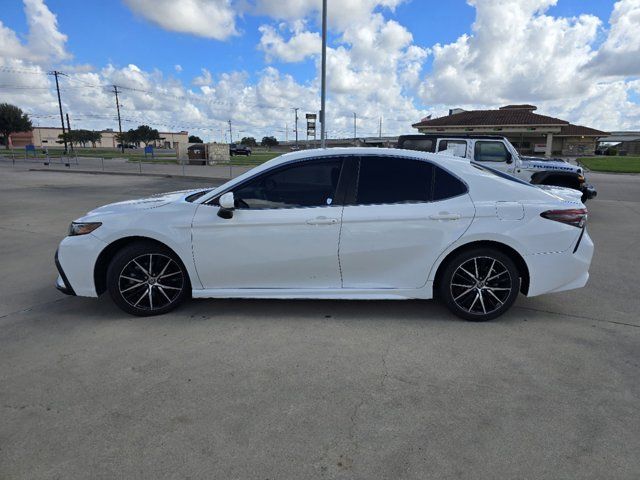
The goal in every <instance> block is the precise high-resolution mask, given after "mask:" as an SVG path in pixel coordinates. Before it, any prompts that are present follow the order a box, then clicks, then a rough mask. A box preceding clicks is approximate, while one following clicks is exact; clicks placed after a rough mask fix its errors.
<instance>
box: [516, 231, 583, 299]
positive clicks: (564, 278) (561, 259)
mask: <svg viewBox="0 0 640 480" xmlns="http://www.w3.org/2000/svg"><path fill="white" fill-rule="evenodd" d="M593 250H594V247H593V242H592V241H591V238H590V237H589V234H588V233H587V232H586V231H584V233H583V235H581V236H580V237H579V238H578V239H577V240H576V244H575V245H572V246H571V248H570V249H568V250H566V251H564V252H557V253H541V254H536V255H528V256H527V257H525V261H526V262H527V266H528V267H529V277H530V279H529V280H530V281H529V292H528V294H527V296H529V297H535V296H536V295H542V294H544V293H551V292H563V291H565V290H573V289H576V288H582V287H584V286H585V285H586V284H587V281H588V280H589V266H590V265H591V259H592V258H593Z"/></svg>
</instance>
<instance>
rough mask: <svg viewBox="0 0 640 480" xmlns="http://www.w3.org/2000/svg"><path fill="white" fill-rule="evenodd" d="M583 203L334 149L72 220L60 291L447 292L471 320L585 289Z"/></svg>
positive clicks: (142, 299) (449, 301) (164, 294)
mask: <svg viewBox="0 0 640 480" xmlns="http://www.w3.org/2000/svg"><path fill="white" fill-rule="evenodd" d="M586 219H587V211H586V209H585V207H584V205H583V204H582V203H580V202H579V201H576V200H575V199H573V198H572V197H570V196H562V194H561V192H554V191H545V190H543V189H540V188H538V187H535V186H532V185H529V184H527V183H525V182H521V181H519V180H517V179H515V178H513V177H509V176H507V175H505V174H501V173H500V172H495V171H492V170H490V169H487V168H485V167H482V166H479V165H476V164H474V163H473V162H470V161H469V160H465V159H457V158H453V157H443V156H441V155H435V154H430V153H425V152H416V151H408V150H394V149H367V148H347V149H325V150H309V151H301V152H294V153H289V154H286V155H283V156H281V157H278V158H276V159H273V160H271V161H269V162H267V163H265V164H263V165H261V166H259V167H257V168H255V169H253V170H251V171H249V172H247V173H245V174H244V175H242V176H240V177H238V178H235V179H233V180H231V181H229V182H227V183H226V184H224V185H222V186H221V187H218V188H215V189H200V190H193V191H185V192H174V193H168V194H164V195H157V196H153V197H150V198H145V199H141V200H131V201H126V202H121V203H114V204H111V205H106V206H104V207H101V208H98V209H96V210H94V211H92V212H89V213H88V214H87V215H86V216H84V217H82V218H80V219H78V220H76V221H75V222H73V223H72V224H71V226H70V230H69V236H67V237H66V238H65V239H64V240H62V242H61V244H60V247H59V248H58V251H57V253H56V265H57V268H58V271H59V274H60V275H59V277H58V281H57V287H58V288H59V289H60V290H62V291H63V292H65V293H68V294H72V295H80V296H85V297H97V296H98V295H100V294H102V293H104V292H106V291H109V293H110V294H111V297H112V298H113V300H114V301H115V303H116V304H117V305H118V306H120V307H121V308H122V309H123V310H125V311H126V312H129V313H132V314H134V315H155V314H161V313H165V312H168V311H170V310H172V309H173V308H175V307H176V306H177V305H178V304H180V303H181V302H182V301H184V300H186V299H187V298H189V297H196V298H281V299H283V298H287V299H294V298H324V299H359V300H363V299H367V300H379V299H414V298H417V299H430V298H433V297H437V298H439V299H440V300H442V301H443V302H444V303H445V304H446V305H447V306H448V307H449V309H450V310H451V311H452V312H453V313H455V314H456V315H458V316H460V317H462V318H465V319H467V320H475V321H482V320H489V319H492V318H495V317H497V316H499V315H501V314H502V313H504V312H505V311H507V310H508V309H509V308H510V307H511V305H512V304H513V303H514V301H515V300H516V297H517V296H518V294H519V293H523V294H524V295H527V296H530V297H532V296H536V295H540V294H543V293H549V292H559V291H563V290H569V289H574V288H580V287H583V286H584V285H585V284H586V283H587V280H588V278H589V273H588V271H589V265H590V263H591V257H592V255H593V243H592V242H591V239H590V238H589V234H588V233H587V232H586V227H585V223H586Z"/></svg>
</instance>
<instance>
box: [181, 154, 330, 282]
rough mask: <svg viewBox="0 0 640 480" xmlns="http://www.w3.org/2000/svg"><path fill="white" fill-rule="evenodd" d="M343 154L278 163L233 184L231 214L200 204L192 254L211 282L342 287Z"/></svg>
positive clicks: (204, 278) (205, 279) (204, 279)
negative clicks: (339, 247) (290, 162)
mask: <svg viewBox="0 0 640 480" xmlns="http://www.w3.org/2000/svg"><path fill="white" fill-rule="evenodd" d="M342 163H343V161H342V159H341V158H329V159H326V158H324V159H323V158H320V159H305V160H304V161H299V162H295V163H294V164H288V165H284V166H281V167H276V168H275V169H273V170H269V171H267V172H264V173H262V174H259V175H258V176H256V177H254V178H251V179H249V180H247V181H245V182H243V183H242V184H241V185H238V186H237V187H234V188H233V189H232V191H233V193H234V197H235V202H236V208H235V210H234V211H233V216H232V218H229V219H224V218H221V217H220V216H218V215H217V213H218V211H219V207H218V206H216V205H215V203H216V202H215V200H214V201H213V202H212V203H213V204H210V205H208V204H203V205H201V206H200V207H199V208H198V209H197V211H196V214H195V216H194V219H193V226H192V232H193V234H192V241H193V255H194V261H195V265H196V269H197V271H198V275H199V277H200V280H201V282H202V284H203V286H204V288H206V289H220V288H226V289H238V288H256V289H264V288H285V289H299V288H340V286H341V277H340V267H339V264H338V239H339V233H340V218H341V214H342V208H343V206H342V203H343V201H342V199H338V198H337V196H338V195H340V193H339V182H340V175H341V170H342Z"/></svg>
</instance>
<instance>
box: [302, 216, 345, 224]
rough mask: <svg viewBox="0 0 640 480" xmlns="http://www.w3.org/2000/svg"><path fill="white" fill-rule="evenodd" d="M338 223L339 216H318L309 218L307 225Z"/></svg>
mask: <svg viewBox="0 0 640 480" xmlns="http://www.w3.org/2000/svg"><path fill="white" fill-rule="evenodd" d="M336 223H338V219H337V218H328V217H316V218H312V219H310V220H307V225H335V224H336Z"/></svg>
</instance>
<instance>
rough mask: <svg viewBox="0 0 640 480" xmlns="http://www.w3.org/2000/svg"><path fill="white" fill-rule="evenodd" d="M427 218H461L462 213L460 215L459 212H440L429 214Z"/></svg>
mask: <svg viewBox="0 0 640 480" xmlns="http://www.w3.org/2000/svg"><path fill="white" fill-rule="evenodd" d="M429 218H430V219H431V220H460V219H461V218H462V215H460V214H459V213H447V212H441V213H438V214H435V215H430V216H429Z"/></svg>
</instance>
